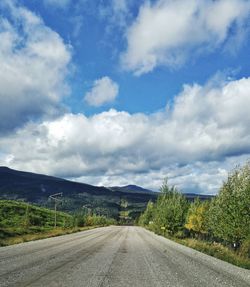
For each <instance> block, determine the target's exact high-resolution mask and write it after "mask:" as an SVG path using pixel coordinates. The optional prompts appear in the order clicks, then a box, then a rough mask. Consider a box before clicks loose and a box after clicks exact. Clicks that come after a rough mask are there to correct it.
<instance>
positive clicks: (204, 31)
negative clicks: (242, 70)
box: [121, 0, 250, 75]
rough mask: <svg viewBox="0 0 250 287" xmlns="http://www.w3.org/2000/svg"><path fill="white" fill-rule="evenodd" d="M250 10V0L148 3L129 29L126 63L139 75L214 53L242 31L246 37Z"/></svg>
mask: <svg viewBox="0 0 250 287" xmlns="http://www.w3.org/2000/svg"><path fill="white" fill-rule="evenodd" d="M249 12H250V2H249V1H244V0H219V1H212V0H205V1H198V0H190V1H185V0H177V1H171V0H158V1H156V2H155V3H154V4H150V2H146V3H145V4H143V5H142V6H141V8H140V11H139V14H138V17H137V18H136V20H135V21H134V23H133V24H132V25H131V26H130V27H129V28H128V29H127V32H126V38H127V50H126V51H125V52H124V53H123V54H122V57H121V60H122V65H123V66H124V68H125V69H127V70H131V71H134V72H135V74H137V75H140V74H143V73H147V72H150V71H152V70H153V69H154V68H155V67H157V66H162V65H164V66H168V67H172V68H175V67H178V66H180V65H182V64H183V63H184V62H185V61H186V60H187V58H189V57H191V56H193V55H197V54H200V53H202V52H203V53H204V52H206V53H208V52H211V51H213V50H214V49H216V48H218V47H221V46H222V45H223V44H224V43H225V42H229V41H230V38H236V37H237V35H238V34H240V37H241V38H242V37H243V36H242V34H243V31H244V24H245V23H246V22H247V20H249ZM232 27H234V34H232V31H231V32H230V29H231V28H232ZM231 30H232V29H231ZM227 50H229V48H228V47H227Z"/></svg>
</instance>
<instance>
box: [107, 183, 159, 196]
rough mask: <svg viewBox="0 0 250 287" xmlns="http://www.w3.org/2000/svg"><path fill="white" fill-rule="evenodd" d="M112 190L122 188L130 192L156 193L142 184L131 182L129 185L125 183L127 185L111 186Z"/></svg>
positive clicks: (121, 189)
mask: <svg viewBox="0 0 250 287" xmlns="http://www.w3.org/2000/svg"><path fill="white" fill-rule="evenodd" d="M109 188H110V189H111V190H114V191H116V190H120V191H128V192H135V193H149V194H150V193H156V192H155V191H153V190H150V189H146V188H143V187H141V186H138V185H134V184H129V185H125V186H112V187H109Z"/></svg>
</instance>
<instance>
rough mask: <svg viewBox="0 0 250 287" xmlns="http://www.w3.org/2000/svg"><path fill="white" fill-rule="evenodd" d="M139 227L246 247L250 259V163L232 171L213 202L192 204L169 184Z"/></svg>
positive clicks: (195, 202)
mask: <svg viewBox="0 0 250 287" xmlns="http://www.w3.org/2000/svg"><path fill="white" fill-rule="evenodd" d="M139 224H140V225H142V226H146V227H148V228H149V229H151V230H152V231H154V232H156V233H158V234H164V235H169V236H174V237H179V238H186V237H191V238H197V239H201V240H207V241H215V242H219V243H222V244H224V245H226V246H231V247H233V248H234V249H240V248H243V249H244V252H245V253H246V254H247V255H248V257H250V163H249V162H247V163H246V164H245V165H244V166H242V167H237V168H235V169H234V170H233V171H231V172H230V173H229V174H228V178H227V180H226V181H225V182H223V184H222V186H221V188H220V190H219V193H218V195H217V196H215V197H214V198H213V199H211V200H206V201H201V200H199V199H196V200H194V202H192V203H190V202H188V201H187V200H186V198H185V196H184V195H183V194H182V193H180V192H179V191H178V190H177V189H176V188H175V187H173V186H172V187H170V186H169V185H168V183H167V181H165V182H164V183H163V185H162V187H161V192H160V194H159V196H158V199H157V201H156V202H155V203H153V202H149V203H148V205H147V208H146V210H145V212H144V213H143V214H142V215H141V216H140V218H139Z"/></svg>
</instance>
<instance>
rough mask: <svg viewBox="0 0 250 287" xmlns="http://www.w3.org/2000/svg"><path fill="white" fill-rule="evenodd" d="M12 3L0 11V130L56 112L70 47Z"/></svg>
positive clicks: (4, 4)
mask: <svg viewBox="0 0 250 287" xmlns="http://www.w3.org/2000/svg"><path fill="white" fill-rule="evenodd" d="M13 3H15V2H12V1H6V0H4V1H3V2H1V4H0V10H3V11H5V12H6V13H5V14H4V15H9V16H8V17H7V16H1V18H0V42H1V45H0V62H1V65H0V86H1V89H0V131H4V130H8V129H11V128H15V127H17V126H19V125H22V124H23V122H25V121H27V120H30V119H34V118H36V117H37V116H41V115H43V114H54V113H58V108H59V102H60V100H61V98H62V97H63V96H65V95H67V94H68V92H69V87H68V86H67V84H66V83H65V79H66V77H67V74H68V72H69V63H70V60H71V51H70V49H71V48H70V46H68V45H66V44H65V43H64V41H63V39H62V38H61V37H60V36H59V35H58V34H57V33H56V32H54V31H53V30H51V29H50V28H49V27H47V26H46V25H45V24H44V22H43V20H42V19H41V18H40V17H39V16H37V15H36V14H34V13H33V12H31V11H29V10H28V9H26V8H24V7H22V6H16V5H15V4H13Z"/></svg>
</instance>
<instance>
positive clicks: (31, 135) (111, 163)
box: [0, 78, 250, 193]
mask: <svg viewBox="0 0 250 287" xmlns="http://www.w3.org/2000/svg"><path fill="white" fill-rule="evenodd" d="M249 94H250V78H242V79H239V80H231V81H225V82H223V83H220V84H214V82H213V83H208V84H207V85H205V86H200V85H198V84H194V85H186V86H184V87H183V91H182V92H181V93H180V94H179V95H177V96H176V97H175V101H174V103H173V105H172V106H171V107H170V108H169V107H168V108H166V110H165V111H164V112H158V113H155V114H151V115H144V114H129V113H127V112H119V111H116V110H114V109H111V110H109V111H106V112H102V113H100V114H96V115H94V116H91V117H86V116H84V115H83V114H78V115H74V114H65V115H64V116H62V117H60V118H58V119H56V120H53V121H44V122H42V123H41V124H39V125H35V124H32V123H29V124H27V125H26V126H25V127H24V128H22V129H19V130H18V131H16V133H15V134H12V135H11V136H9V137H2V138H0V150H1V151H2V153H1V154H0V159H1V164H3V165H9V166H11V167H14V168H19V169H25V170H32V171H39V172H44V173H47V174H54V175H59V176H63V177H68V178H69V177H70V178H74V179H77V180H82V181H86V182H89V183H93V184H100V185H116V184H117V185H118V184H127V183H128V182H131V183H136V184H140V185H143V186H145V187H150V188H154V189H158V188H159V186H160V184H161V182H162V179H163V178H164V177H165V176H168V177H169V178H170V183H171V184H176V185H177V186H178V187H180V188H182V190H184V191H189V192H190V191H197V192H203V193H215V192H216V191H217V188H218V186H219V185H220V184H221V182H222V180H223V179H224V178H225V177H226V174H227V170H229V169H231V168H232V167H233V166H234V165H235V164H236V163H239V162H244V161H245V160H246V159H247V158H248V156H249V154H250V144H249V143H250V115H249V109H248V107H249V106H250V97H249Z"/></svg>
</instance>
